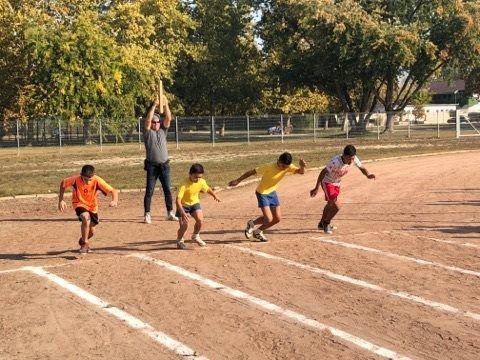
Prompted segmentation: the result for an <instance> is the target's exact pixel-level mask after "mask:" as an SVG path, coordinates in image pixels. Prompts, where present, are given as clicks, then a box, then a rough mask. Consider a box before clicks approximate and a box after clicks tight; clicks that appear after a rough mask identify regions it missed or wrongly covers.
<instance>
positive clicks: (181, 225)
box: [177, 217, 188, 240]
mask: <svg viewBox="0 0 480 360" xmlns="http://www.w3.org/2000/svg"><path fill="white" fill-rule="evenodd" d="M178 224H179V228H178V231H177V240H182V239H183V235H185V232H186V231H187V229H188V223H187V222H186V221H183V219H182V218H181V217H180V218H179V220H178Z"/></svg>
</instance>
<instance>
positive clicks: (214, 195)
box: [207, 188, 222, 202]
mask: <svg viewBox="0 0 480 360" xmlns="http://www.w3.org/2000/svg"><path fill="white" fill-rule="evenodd" d="M207 193H209V194H210V195H212V197H213V198H214V199H215V201H216V202H222V200H220V198H219V197H217V194H215V191H213V190H212V188H208V190H207Z"/></svg>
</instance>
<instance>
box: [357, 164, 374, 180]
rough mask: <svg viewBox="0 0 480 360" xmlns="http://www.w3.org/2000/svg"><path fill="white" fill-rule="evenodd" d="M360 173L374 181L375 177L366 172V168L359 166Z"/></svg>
mask: <svg viewBox="0 0 480 360" xmlns="http://www.w3.org/2000/svg"><path fill="white" fill-rule="evenodd" d="M359 169H360V171H361V172H362V174H363V175H365V176H366V177H367V178H368V179H375V175H374V174H370V173H369V172H368V170H367V168H365V167H363V166H361V167H359Z"/></svg>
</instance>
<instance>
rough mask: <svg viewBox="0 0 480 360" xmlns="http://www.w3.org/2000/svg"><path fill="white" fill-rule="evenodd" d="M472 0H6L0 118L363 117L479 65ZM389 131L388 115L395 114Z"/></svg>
mask: <svg viewBox="0 0 480 360" xmlns="http://www.w3.org/2000/svg"><path fill="white" fill-rule="evenodd" d="M478 23H480V3H479V2H478V1H476V0H431V1H425V0H398V1H390V0H360V1H358V0H336V1H334V0H188V1H187V0H140V1H134V2H132V1H127V0H118V1H99V0H97V1H95V0H69V1H67V0H56V1H50V0H45V1H41V2H36V1H33V0H10V1H8V0H0V81H1V82H2V87H0V120H5V119H9V118H17V119H21V120H22V121H25V120H26V119H31V118H38V117H58V118H61V119H63V120H65V121H70V122H75V121H80V120H85V119H94V118H99V117H108V118H111V119H124V118H126V117H131V118H134V117H135V116H139V115H143V114H144V113H145V111H146V108H147V106H149V105H150V104H151V101H152V100H153V97H154V96H155V88H156V86H157V83H158V80H159V79H162V80H163V82H164V85H165V89H166V91H167V94H168V95H169V97H170V99H171V104H172V107H173V110H174V111H175V112H176V113H177V114H189V115H215V114H222V115H233V114H244V113H260V112H312V111H327V110H332V109H335V108H336V107H339V108H340V109H341V110H342V111H343V112H357V113H362V114H365V115H364V116H360V117H358V120H357V121H358V123H357V124H356V125H357V126H358V127H359V128H362V127H364V126H365V125H366V123H367V121H368V116H369V115H368V114H370V113H371V112H372V111H373V110H374V109H378V108H379V107H382V108H384V109H385V110H387V111H389V112H395V111H401V110H403V109H404V108H405V106H406V105H407V104H408V103H412V101H413V100H414V99H418V97H417V95H416V94H417V93H418V92H419V91H421V89H422V88H423V87H424V85H425V84H426V83H427V82H428V81H429V80H430V79H431V78H432V77H433V76H437V75H439V74H440V72H442V73H447V72H448V71H447V70H448V69H465V73H466V74H471V75H470V76H469V78H470V82H469V83H471V84H472V86H473V87H476V86H477V85H475V84H476V81H475V69H478V68H479V67H480V28H479V27H478ZM388 120H389V122H388V123H387V129H388V128H389V126H390V124H391V120H392V119H391V118H389V119H388Z"/></svg>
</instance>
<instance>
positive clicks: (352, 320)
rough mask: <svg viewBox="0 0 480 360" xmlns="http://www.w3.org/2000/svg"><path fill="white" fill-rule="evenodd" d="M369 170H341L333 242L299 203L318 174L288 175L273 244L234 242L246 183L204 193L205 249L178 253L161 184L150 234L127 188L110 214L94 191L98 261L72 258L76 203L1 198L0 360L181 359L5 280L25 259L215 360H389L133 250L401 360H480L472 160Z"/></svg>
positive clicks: (311, 207) (475, 164) (418, 161)
mask: <svg viewBox="0 0 480 360" xmlns="http://www.w3.org/2000/svg"><path fill="white" fill-rule="evenodd" d="M360 155H361V154H360ZM365 165H366V166H367V168H368V169H369V170H370V171H371V172H373V173H375V174H376V175H377V180H375V181H372V180H367V179H365V178H364V177H363V176H362V174H361V173H360V172H359V171H357V170H356V169H352V170H350V173H349V174H348V175H347V176H346V177H345V178H344V182H343V189H342V194H341V195H340V200H341V202H342V203H343V208H342V209H341V211H340V213H339V214H338V215H337V217H336V218H335V220H334V222H335V226H337V229H336V230H335V233H334V234H333V235H326V234H323V232H320V231H318V230H317V229H316V226H317V223H318V220H319V217H320V213H321V211H322V208H323V205H324V201H323V198H322V197H317V198H313V199H312V198H310V197H309V196H308V192H309V190H310V189H311V187H312V186H313V185H314V183H315V181H316V177H317V175H318V172H313V171H311V172H307V174H305V175H304V176H299V175H295V176H289V177H287V178H285V179H284V180H283V182H282V184H281V186H280V189H279V195H280V199H281V203H282V210H283V219H282V222H281V223H280V224H278V225H277V226H275V227H274V228H273V229H271V230H270V231H267V232H266V235H267V236H268V237H269V240H270V241H269V242H268V243H258V242H254V241H249V240H246V239H245V238H244V237H243V228H244V226H245V223H246V221H247V220H248V219H250V218H252V217H255V216H256V215H257V214H258V213H259V212H258V209H257V208H256V202H255V196H254V189H255V184H250V185H247V186H245V187H239V188H236V189H233V190H227V191H222V192H220V193H219V196H220V197H221V198H222V200H223V202H222V203H219V204H217V203H214V202H213V201H212V199H211V198H210V197H209V196H208V195H207V196H204V197H203V199H202V205H203V208H204V212H205V215H206V219H205V224H204V230H203V232H202V237H203V239H204V240H205V241H206V242H207V243H208V246H207V247H206V248H200V247H198V246H197V245H196V244H193V243H188V246H189V249H188V250H187V251H182V250H176V249H175V244H174V240H175V236H176V229H177V224H176V223H174V222H168V221H165V220H164V217H165V209H164V207H163V197H162V194H161V192H158V190H157V193H156V196H155V197H154V208H153V223H152V224H151V225H146V224H143V223H142V220H143V218H142V215H143V214H142V212H143V210H142V202H143V194H142V193H125V194H121V198H120V206H119V207H118V208H116V209H113V208H108V206H107V204H108V202H107V199H105V198H103V197H102V201H101V205H100V206H101V208H100V218H101V224H100V225H99V227H98V232H97V235H96V236H95V238H94V240H93V241H92V248H93V250H94V252H92V253H91V254H88V255H86V256H81V255H79V254H78V253H77V248H78V246H77V241H78V238H79V223H78V222H77V221H76V219H75V218H74V216H73V215H74V212H73V210H71V209H70V210H69V211H67V212H66V213H64V214H61V213H58V212H57V211H56V205H57V204H56V200H55V199H16V200H8V201H2V202H0V222H1V226H0V239H1V240H0V304H1V307H2V311H1V312H0V359H2V360H3V359H80V358H82V359H148V360H149V359H177V358H182V356H180V355H178V354H176V353H175V352H174V351H171V350H168V349H166V348H165V347H164V346H162V345H161V344H159V343H157V342H155V341H153V340H152V339H151V338H149V337H148V336H146V335H145V334H143V333H142V332H141V331H139V330H137V329H133V328H132V327H129V326H128V325H127V324H126V323H125V322H124V321H121V320H119V319H117V318H116V317H114V316H112V315H110V314H108V313H106V312H105V311H103V310H102V309H101V308H99V307H96V306H95V305H92V304H91V303H88V302H87V301H85V299H83V298H80V297H78V296H77V295H75V294H73V293H71V292H70V291H68V290H67V289H65V288H63V287H61V286H59V285H57V284H55V283H53V282H51V281H49V280H48V279H46V278H43V277H40V276H38V275H35V274H33V273H31V272H29V271H25V270H18V271H13V272H7V271H8V270H15V269H22V268H23V267H24V266H42V267H45V270H47V271H49V272H50V273H52V274H55V275H57V276H59V277H61V278H63V279H65V280H67V281H69V282H71V283H73V284H75V285H76V286H78V287H80V288H82V289H84V290H86V291H88V292H89V293H91V294H93V295H95V296H97V297H99V298H101V299H102V300H104V301H105V302H107V303H109V304H110V305H109V306H111V307H116V308H119V309H122V310H124V311H125V312H127V313H128V314H130V315H133V316H135V317H137V318H138V319H141V320H142V321H143V322H145V323H148V324H150V325H151V326H152V327H153V328H154V329H155V330H158V331H161V332H163V333H165V334H168V335H169V336H170V337H172V338H173V339H176V340H177V341H180V342H181V343H183V344H184V345H186V346H188V347H190V348H191V349H194V350H195V351H196V353H195V355H197V354H198V355H202V356H205V357H207V358H209V359H381V358H384V357H382V356H381V355H379V354H375V353H374V352H373V351H371V350H369V349H364V348H360V347H359V346H357V345H354V344H353V343H352V342H350V341H348V339H345V337H342V336H338V334H337V333H332V332H331V331H328V330H319V329H316V328H315V327H312V326H309V325H308V324H305V323H301V322H300V321H299V320H298V319H297V320H295V319H292V318H291V317H288V316H284V315H283V316H282V315H280V314H278V313H277V312H276V311H273V310H265V309H264V308H262V307H261V306H259V305H258V304H257V305H253V304H252V303H251V302H250V301H249V300H248V299H238V298H234V297H232V296H228V295H225V293H223V292H222V291H221V289H220V288H217V289H212V288H209V287H208V286H206V285H205V284H204V283H200V282H196V281H193V280H191V279H188V278H186V277H184V276H182V275H180V274H179V273H177V272H174V271H171V270H169V269H166V268H163V267H160V266H156V265H154V264H153V263H151V262H147V261H143V260H140V259H138V258H135V257H129V256H128V255H130V254H142V255H146V256H150V257H153V258H155V259H159V260H163V261H165V262H167V263H169V264H173V265H176V266H178V267H181V268H182V269H185V270H188V271H190V272H192V273H194V274H197V275H201V276H202V277H203V278H207V279H211V280H214V281H216V282H218V283H220V284H222V285H223V286H226V287H230V288H232V289H235V290H240V291H242V292H244V293H247V294H249V295H251V296H254V297H256V298H259V299H262V300H265V301H268V302H269V303H271V304H275V305H277V306H279V307H280V308H282V309H285V310H291V311H294V312H296V313H298V314H302V315H304V316H305V318H306V319H311V320H315V321H316V322H317V323H321V324H324V325H326V326H330V327H332V328H335V329H338V330H341V331H343V332H345V333H348V334H351V335H354V336H356V337H357V338H359V339H363V340H365V341H367V342H369V343H371V344H375V345H377V346H378V347H381V348H385V349H389V350H391V351H393V352H394V353H395V354H397V355H398V356H399V357H400V356H405V357H408V358H412V359H432V360H433V359H435V360H436V359H455V360H458V359H472V360H473V359H475V360H477V359H479V357H480V152H470V153H461V154H444V155H438V156H426V157H415V158H411V159H397V160H388V161H378V162H373V163H368V164H365ZM243 170H247V169H240V172H241V171H243ZM206 179H207V180H208V174H206ZM228 180H231V179H225V183H226V182H228ZM190 233H191V229H189V232H188V234H190ZM350 244H354V245H358V246H357V247H354V248H352V247H347V246H348V245H350ZM242 249H243V251H242ZM251 250H256V251H259V252H262V253H267V254H270V255H274V256H276V257H275V258H273V259H272V258H265V257H261V256H258V253H253V252H251ZM248 251H250V252H248ZM283 259H288V260H290V261H291V262H290V263H287V262H286V260H283ZM419 260H424V261H426V262H420V261H419ZM299 265H300V266H299ZM302 266H303V267H302ZM338 275H343V276H344V278H339V277H335V276H338ZM345 279H348V280H345ZM351 279H353V282H352V281H351ZM355 281H356V282H355ZM366 284H367V285H366ZM368 284H370V285H373V287H372V286H370V287H369V286H368ZM406 295H408V296H406ZM409 296H410V297H409ZM412 298H413V299H412ZM418 299H423V300H420V301H419V300H418ZM422 301H423V303H422ZM426 302H427V303H426ZM387 357H388V356H387Z"/></svg>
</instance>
